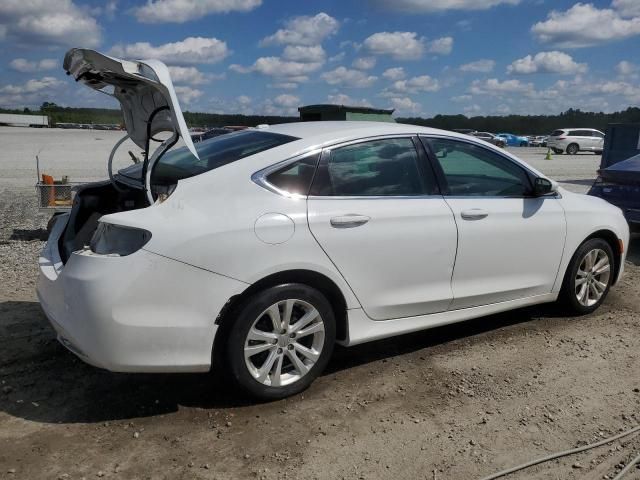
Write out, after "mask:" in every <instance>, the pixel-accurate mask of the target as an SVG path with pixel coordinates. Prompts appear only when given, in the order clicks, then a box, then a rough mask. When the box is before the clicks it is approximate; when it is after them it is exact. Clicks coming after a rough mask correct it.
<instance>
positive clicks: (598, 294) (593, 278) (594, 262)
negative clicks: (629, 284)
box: [560, 238, 614, 315]
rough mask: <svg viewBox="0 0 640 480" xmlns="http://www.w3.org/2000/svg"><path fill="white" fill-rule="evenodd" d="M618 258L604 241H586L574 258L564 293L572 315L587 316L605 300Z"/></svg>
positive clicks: (562, 292) (562, 294)
mask: <svg viewBox="0 0 640 480" xmlns="http://www.w3.org/2000/svg"><path fill="white" fill-rule="evenodd" d="M613 270H614V257H613V250H611V246H610V245H609V244H608V243H607V242H606V241H605V240H603V239H601V238H592V239H591V240H587V241H586V242H584V243H583V244H582V245H580V247H579V248H578V250H577V251H576V253H575V254H574V255H573V258H572V259H571V262H569V266H568V267H567V272H566V273H565V278H564V281H563V284H562V290H561V292H560V300H561V301H562V303H564V305H565V306H566V307H567V309H568V310H569V313H572V314H578V315H584V314H587V313H591V312H593V311H594V310H596V309H597V308H598V307H599V306H600V305H601V304H602V302H603V301H604V299H605V298H606V296H607V294H608V293H609V288H610V287H611V283H612V282H613Z"/></svg>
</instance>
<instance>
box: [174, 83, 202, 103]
mask: <svg viewBox="0 0 640 480" xmlns="http://www.w3.org/2000/svg"><path fill="white" fill-rule="evenodd" d="M175 90H176V95H178V99H179V100H180V101H181V102H182V103H184V104H186V105H189V104H190V103H192V102H193V101H194V100H197V99H198V98H200V97H201V96H202V95H203V94H204V92H203V91H202V90H198V89H197V88H191V87H184V86H178V87H175Z"/></svg>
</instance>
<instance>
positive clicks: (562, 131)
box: [551, 130, 564, 137]
mask: <svg viewBox="0 0 640 480" xmlns="http://www.w3.org/2000/svg"><path fill="white" fill-rule="evenodd" d="M560 135H564V130H554V131H553V133H552V134H551V136H552V137H559V136H560Z"/></svg>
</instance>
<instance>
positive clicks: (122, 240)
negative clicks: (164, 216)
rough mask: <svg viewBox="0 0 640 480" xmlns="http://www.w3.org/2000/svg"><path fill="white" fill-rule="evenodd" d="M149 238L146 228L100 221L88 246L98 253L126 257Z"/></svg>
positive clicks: (143, 244)
mask: <svg viewBox="0 0 640 480" xmlns="http://www.w3.org/2000/svg"><path fill="white" fill-rule="evenodd" d="M149 240H151V232H149V231H147V230H143V229H141V228H131V227H123V226H120V225H114V224H112V223H107V222H100V223H99V224H98V228H97V229H96V231H95V233H94V234H93V237H92V238H91V242H90V243H89V248H90V249H91V251H92V252H93V253H97V254H99V255H113V256H118V257H126V256H127V255H131V254H132V253H134V252H137V251H138V250H140V249H141V248H142V247H143V246H145V245H146V244H147V242H148V241H149Z"/></svg>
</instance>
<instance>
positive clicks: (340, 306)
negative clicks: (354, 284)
mask: <svg viewBox="0 0 640 480" xmlns="http://www.w3.org/2000/svg"><path fill="white" fill-rule="evenodd" d="M285 283H302V284H305V285H308V286H310V287H313V288H316V289H317V290H319V291H320V292H321V293H322V294H323V295H324V296H325V297H327V300H328V301H329V303H330V304H331V308H332V309H333V313H334V316H335V319H336V340H338V341H341V340H346V339H347V338H348V331H349V327H348V323H347V301H346V298H345V296H344V294H343V292H342V291H341V290H340V287H338V285H336V283H335V282H334V281H333V280H331V279H330V278H329V277H327V276H326V275H324V274H322V273H319V272H316V271H313V270H304V269H296V270H284V271H281V272H276V273H272V274H270V275H267V276H266V277H264V278H261V279H260V280H258V281H257V282H254V283H252V284H251V285H250V286H249V287H248V288H246V289H245V290H244V291H243V292H242V293H239V294H237V295H234V296H233V297H231V298H230V299H229V300H228V301H227V303H226V304H225V305H224V307H223V308H222V310H221V311H220V313H219V314H218V316H217V317H216V320H215V323H216V325H218V332H217V334H216V337H215V340H214V348H213V350H214V352H215V351H216V350H218V351H219V350H221V349H220V348H218V347H219V345H218V342H220V341H222V339H223V338H224V337H225V332H226V329H227V328H228V326H229V325H230V324H231V323H232V321H233V318H234V315H235V314H236V312H237V310H238V308H239V307H240V306H241V305H242V304H243V303H244V301H245V300H246V299H247V298H249V297H251V296H252V295H253V294H255V293H257V292H260V291H262V290H265V289H267V288H269V287H274V286H276V285H282V284H285Z"/></svg>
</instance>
